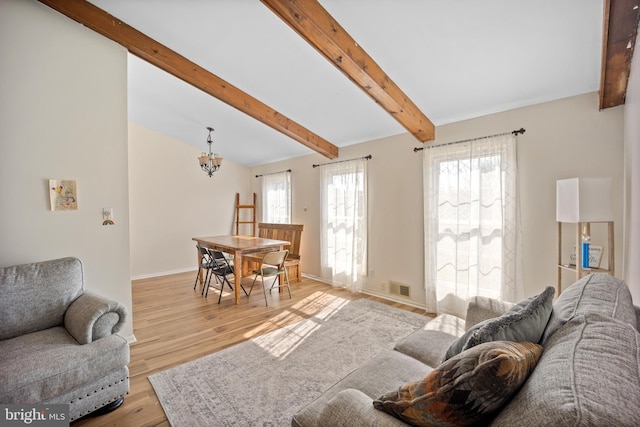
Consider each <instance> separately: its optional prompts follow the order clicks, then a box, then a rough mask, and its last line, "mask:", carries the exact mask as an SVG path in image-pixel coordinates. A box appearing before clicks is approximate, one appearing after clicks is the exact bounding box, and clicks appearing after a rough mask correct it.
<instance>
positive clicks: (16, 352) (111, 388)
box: [0, 258, 129, 421]
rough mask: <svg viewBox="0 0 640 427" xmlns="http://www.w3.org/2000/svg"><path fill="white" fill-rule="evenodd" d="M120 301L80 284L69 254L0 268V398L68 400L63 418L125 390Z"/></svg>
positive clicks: (101, 405) (117, 399) (105, 405)
mask: <svg viewBox="0 0 640 427" xmlns="http://www.w3.org/2000/svg"><path fill="white" fill-rule="evenodd" d="M125 317H126V310H125V307H124V306H123V305H121V304H119V303H117V302H115V301H111V300H109V299H106V298H103V297H101V296H98V295H95V294H92V293H90V292H86V291H85V290H84V273H83V267H82V262H81V261H80V260H79V259H77V258H62V259H57V260H52V261H44V262H37V263H32V264H24V265H18V266H13V267H6V268H0V403H3V404H11V403H16V404H29V403H33V404H54V403H62V404H69V417H70V419H71V421H73V420H76V419H78V418H80V417H83V416H85V415H87V414H89V413H92V412H94V411H97V410H103V411H104V410H110V409H115V408H117V407H118V406H120V404H121V403H122V401H123V399H124V395H125V394H127V393H128V392H129V370H128V368H127V364H128V363H129V345H128V343H127V342H126V340H125V339H124V338H122V337H120V336H119V335H116V332H118V331H119V330H120V328H121V327H122V325H123V323H124V321H125Z"/></svg>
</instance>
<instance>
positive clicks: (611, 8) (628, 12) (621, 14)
mask: <svg viewBox="0 0 640 427" xmlns="http://www.w3.org/2000/svg"><path fill="white" fill-rule="evenodd" d="M639 4H640V0H606V1H605V3H604V22H603V31H602V70H601V73H600V74H601V75H600V109H601V110H603V109H605V108H609V107H615V106H616V105H622V104H624V101H625V96H626V93H627V84H628V82H629V73H630V70H631V58H632V57H633V51H634V47H635V46H634V45H635V42H636V36H637V34H638V22H639V19H640V9H639V7H638V6H639Z"/></svg>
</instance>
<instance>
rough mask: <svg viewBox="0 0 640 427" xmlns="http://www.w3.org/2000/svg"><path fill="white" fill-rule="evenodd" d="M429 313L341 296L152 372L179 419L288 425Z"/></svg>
mask: <svg viewBox="0 0 640 427" xmlns="http://www.w3.org/2000/svg"><path fill="white" fill-rule="evenodd" d="M427 320H428V318H427V317H426V316H422V315H420V314H417V313H412V312H409V311H405V310H401V309H397V308H394V307H390V306H388V305H385V304H381V303H378V302H375V301H371V300H366V299H359V300H355V301H349V300H344V299H342V298H337V299H336V300H334V301H332V302H331V303H330V304H328V305H327V306H326V308H324V309H323V310H322V311H320V312H319V313H318V314H316V315H315V316H314V317H312V318H309V319H306V320H301V321H299V322H297V323H295V324H293V325H291V326H288V327H285V328H282V329H279V330H276V331H273V332H270V333H267V334H265V335H262V336H258V337H256V338H253V339H251V340H250V341H246V342H243V343H241V344H238V345H235V346H233V347H229V348H227V349H224V350H222V351H219V352H217V353H213V354H210V355H208V356H205V357H203V358H201V359H198V360H194V361H191V362H189V363H186V364H183V365H180V366H177V367H174V368H171V369H169V370H166V371H163V372H160V373H157V374H154V375H152V376H150V377H149V381H151V384H152V385H153V388H154V390H155V392H156V394H157V395H158V398H159V400H160V403H161V405H162V408H163V409H164V411H165V413H166V415H167V418H168V419H169V422H170V423H171V425H172V426H173V427H183V426H185V427H186V426H188V427H194V426H225V427H226V426H242V427H245V426H256V427H257V426H262V427H266V426H269V427H275V426H290V425H291V417H292V416H293V414H295V413H296V412H297V411H298V410H299V409H300V408H302V407H303V406H304V405H306V404H307V403H309V402H311V401H313V400H314V399H315V398H316V397H318V396H320V395H321V394H322V393H323V392H324V391H325V390H326V389H328V388H329V387H330V386H331V385H333V384H334V383H335V382H336V381H338V380H339V379H340V378H342V377H344V376H345V375H347V374H348V373H349V372H351V371H353V370H354V369H356V368H357V367H358V366H359V365H361V364H362V363H364V362H366V361H367V360H369V359H371V358H372V357H373V356H374V355H376V354H377V353H378V352H380V351H382V350H385V349H392V348H393V346H394V343H395V342H396V341H398V340H399V339H400V338H402V337H404V336H406V335H408V334H410V333H411V332H413V331H415V330H416V329H418V328H420V327H422V326H423V325H424V324H425V322H426V321H427Z"/></svg>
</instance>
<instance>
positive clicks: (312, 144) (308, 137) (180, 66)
mask: <svg viewBox="0 0 640 427" xmlns="http://www.w3.org/2000/svg"><path fill="white" fill-rule="evenodd" d="M39 1H40V2H41V3H43V4H45V5H47V6H49V7H51V8H52V9H54V10H57V11H58V12H60V13H62V14H63V15H66V16H67V17H69V18H71V19H73V20H74V21H77V22H79V23H80V24H82V25H84V26H86V27H88V28H90V29H92V30H93V31H95V32H97V33H99V34H101V35H103V36H105V37H107V38H109V39H111V40H113V41H114V42H116V43H118V44H121V45H122V46H124V47H125V48H126V49H127V50H128V51H129V52H130V53H132V54H133V55H136V56H138V57H140V58H141V59H143V60H145V61H147V62H149V63H150V64H153V65H155V66H156V67H158V68H160V69H162V70H164V71H166V72H168V73H170V74H172V75H174V76H175V77H177V78H179V79H181V80H184V81H185V82H187V83H189V84H190V85H192V86H195V87H197V88H198V89H200V90H202V91H204V92H206V93H207V94H209V95H211V96H214V97H216V98H218V99H219V100H221V101H222V102H224V103H226V104H228V105H230V106H232V107H234V108H236V109H238V110H240V111H242V112H243V113H245V114H247V115H249V116H251V117H253V118H254V119H256V120H259V121H261V122H262V123H264V124H266V125H267V126H270V127H271V128H273V129H275V130H277V131H278V132H281V133H283V134H284V135H286V136H288V137H290V138H293V139H295V140H296V141H298V142H299V143H301V144H303V145H304V146H306V147H308V148H310V149H312V150H314V151H316V152H318V153H320V154H322V155H324V156H326V157H328V158H330V159H334V158H336V157H338V147H336V146H335V145H333V144H331V143H330V142H328V141H326V140H324V139H323V138H321V137H320V136H318V135H316V134H315V133H313V132H311V131H310V130H308V129H306V128H305V127H303V126H302V125H300V124H298V123H296V122H294V121H293V120H291V119H289V118H288V117H286V116H284V115H282V114H280V113H278V112H277V111H275V110H274V109H272V108H270V107H269V106H268V105H265V104H263V103H262V102H260V101H259V100H257V99H255V98H254V97H252V96H251V95H249V94H247V93H245V92H243V91H242V90H240V89H238V88H237V87H235V86H233V85H231V84H230V83H228V82H226V81H225V80H223V79H221V78H220V77H218V76H216V75H215V74H213V73H211V72H209V71H208V70H206V69H204V68H203V67H201V66H199V65H198V64H196V63H194V62H192V61H190V60H188V59H187V58H185V57H183V56H182V55H180V54H178V53H177V52H175V51H173V50H171V49H169V48H168V47H166V46H164V45H162V44H161V43H158V42H157V41H155V40H153V39H152V38H150V37H148V36H146V35H145V34H143V33H141V32H140V31H138V30H136V29H135V28H133V27H131V26H129V25H127V24H125V23H124V22H122V21H120V20H119V19H118V18H116V17H114V16H112V15H110V14H108V13H107V12H105V11H104V10H102V9H100V8H98V7H96V6H94V5H93V4H91V3H89V2H87V1H85V0H73V1H70V0H39Z"/></svg>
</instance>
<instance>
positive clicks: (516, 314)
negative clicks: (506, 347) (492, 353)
mask: <svg viewBox="0 0 640 427" xmlns="http://www.w3.org/2000/svg"><path fill="white" fill-rule="evenodd" d="M555 291H556V290H555V288H553V287H552V286H547V288H546V289H545V290H544V291H543V292H542V293H541V294H539V295H536V296H533V297H531V298H529V299H526V300H524V301H522V302H520V303H519V304H517V305H515V306H513V307H512V308H511V310H509V311H507V312H506V313H504V314H503V315H502V316H500V317H495V318H493V319H487V320H485V321H484V322H480V323H478V324H477V325H475V326H473V327H472V328H470V329H469V330H468V331H467V332H465V334H464V335H463V336H461V337H460V338H458V339H457V340H456V341H454V343H453V344H451V347H449V349H448V350H447V352H446V354H445V356H444V358H443V359H442V360H443V361H445V360H447V359H449V358H450V357H452V356H455V355H456V354H458V353H460V352H461V351H463V350H467V349H469V348H471V347H473V346H475V345H478V344H480V343H483V342H488V341H499V340H502V341H529V342H533V343H539V342H540V339H541V338H542V334H543V333H544V329H545V328H546V326H547V322H548V321H549V317H550V316H551V311H552V309H553V295H554V294H555Z"/></svg>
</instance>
